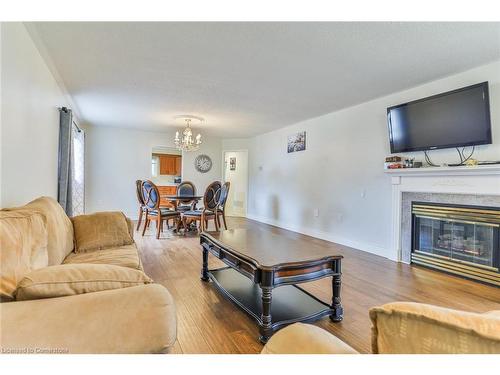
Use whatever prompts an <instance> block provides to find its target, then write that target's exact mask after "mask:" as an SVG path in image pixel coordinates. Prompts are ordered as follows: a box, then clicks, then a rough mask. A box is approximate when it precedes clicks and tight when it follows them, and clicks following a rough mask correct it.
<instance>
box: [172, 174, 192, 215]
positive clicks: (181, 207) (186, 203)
mask: <svg viewBox="0 0 500 375" xmlns="http://www.w3.org/2000/svg"><path fill="white" fill-rule="evenodd" d="M177 195H178V196H182V195H196V186H194V184H193V183H192V182H191V181H183V182H181V183H180V184H179V186H177ZM195 204H196V201H193V200H192V199H186V200H180V201H179V203H178V204H177V206H176V210H177V211H180V212H185V211H190V210H194V206H195Z"/></svg>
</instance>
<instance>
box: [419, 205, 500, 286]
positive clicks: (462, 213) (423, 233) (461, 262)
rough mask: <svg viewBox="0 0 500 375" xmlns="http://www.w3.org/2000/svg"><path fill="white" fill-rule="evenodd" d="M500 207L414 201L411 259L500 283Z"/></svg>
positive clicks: (438, 268) (424, 264) (434, 267)
mask: <svg viewBox="0 0 500 375" xmlns="http://www.w3.org/2000/svg"><path fill="white" fill-rule="evenodd" d="M499 229H500V208H494V207H477V206H465V205H450V204H440V203H428V202H412V253H411V262H412V263H415V264H418V265H422V266H425V267H430V268H433V269H436V270H440V271H444V272H447V273H451V274H455V275H458V276H462V277H465V278H468V279H472V280H476V281H481V282H484V283H488V284H492V285H496V286H500V273H499V268H500V250H499V246H500V245H499V242H500V230H499Z"/></svg>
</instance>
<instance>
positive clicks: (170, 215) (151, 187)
mask: <svg viewBox="0 0 500 375" xmlns="http://www.w3.org/2000/svg"><path fill="white" fill-rule="evenodd" d="M141 193H142V194H141V195H142V199H143V201H144V207H146V220H145V223H144V228H143V230H142V235H143V236H144V233H145V232H146V229H147V228H148V226H149V223H150V222H151V221H152V220H154V221H156V238H158V239H159V238H160V232H162V231H163V222H166V223H167V226H168V220H170V219H173V220H174V223H175V220H180V213H179V212H177V211H173V210H169V209H167V208H161V207H160V192H159V191H158V187H157V186H156V185H155V184H154V183H153V182H152V181H149V180H145V181H143V182H142V189H141Z"/></svg>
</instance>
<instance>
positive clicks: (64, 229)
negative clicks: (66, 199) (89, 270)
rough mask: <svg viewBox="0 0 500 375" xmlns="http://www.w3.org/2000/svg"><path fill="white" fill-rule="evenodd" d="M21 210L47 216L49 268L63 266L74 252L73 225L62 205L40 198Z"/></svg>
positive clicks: (47, 198)
mask: <svg viewBox="0 0 500 375" xmlns="http://www.w3.org/2000/svg"><path fill="white" fill-rule="evenodd" d="M21 209H31V210H36V211H39V212H40V213H42V214H43V215H44V216H45V218H46V219H47V235H48V237H47V241H48V242H47V250H48V254H49V266H54V265H57V264H61V263H62V261H63V259H64V258H66V256H67V255H68V254H69V253H70V252H71V251H72V250H73V225H72V224H71V220H70V219H69V217H68V216H67V215H66V213H65V212H64V210H63V208H62V207H61V205H60V204H59V203H58V202H57V201H56V200H55V199H53V198H50V197H40V198H38V199H35V200H34V201H31V202H30V203H28V204H27V205H25V206H23V207H21Z"/></svg>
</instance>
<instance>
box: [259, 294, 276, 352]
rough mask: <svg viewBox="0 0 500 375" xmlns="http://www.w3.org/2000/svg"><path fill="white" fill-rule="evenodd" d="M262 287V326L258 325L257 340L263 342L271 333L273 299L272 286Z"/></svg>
mask: <svg viewBox="0 0 500 375" xmlns="http://www.w3.org/2000/svg"><path fill="white" fill-rule="evenodd" d="M261 289H262V315H261V320H262V326H261V327H260V337H259V340H260V342H262V343H263V344H265V343H266V342H267V340H269V337H271V334H272V328H271V301H272V299H273V294H272V293H273V292H272V291H273V288H272V287H269V286H261Z"/></svg>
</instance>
